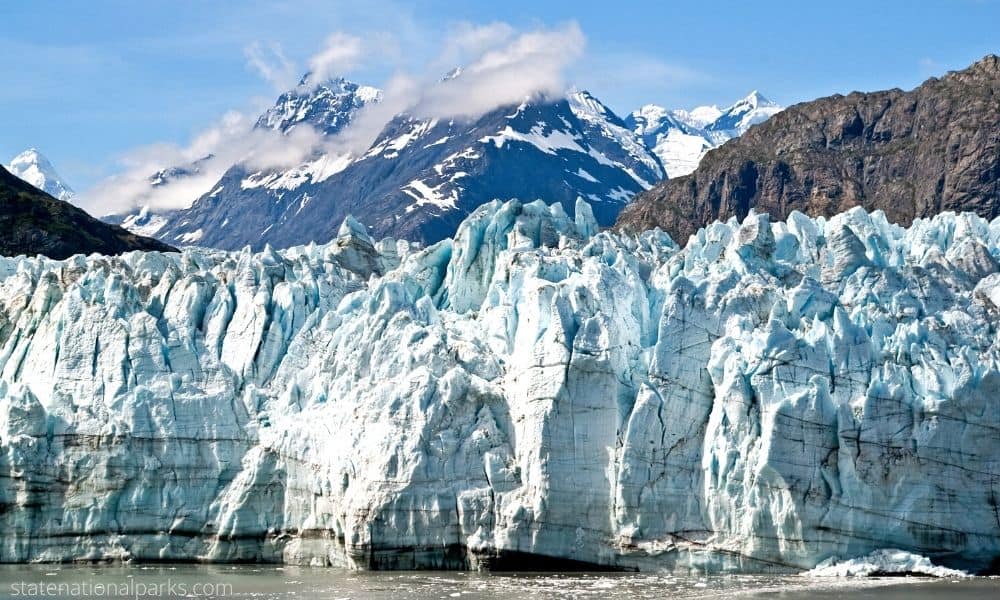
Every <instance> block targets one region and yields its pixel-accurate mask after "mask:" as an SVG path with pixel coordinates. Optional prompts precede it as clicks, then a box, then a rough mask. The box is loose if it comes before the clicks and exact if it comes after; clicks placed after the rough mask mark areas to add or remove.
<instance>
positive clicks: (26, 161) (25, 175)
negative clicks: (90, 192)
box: [8, 148, 76, 201]
mask: <svg viewBox="0 0 1000 600" xmlns="http://www.w3.org/2000/svg"><path fill="white" fill-rule="evenodd" d="M8 170H9V171H10V172H11V173H12V174H13V175H15V176H17V177H18V178H19V179H22V180H24V181H26V182H28V183H30V184H31V185H33V186H35V187H36V188H38V189H40V190H42V191H43V192H45V193H46V194H49V195H50V196H53V197H55V198H58V199H60V200H66V201H70V200H72V199H73V197H74V196H75V195H76V194H75V193H74V192H73V190H72V188H70V187H69V186H68V185H66V184H65V183H64V182H63V181H62V179H61V178H60V177H59V174H58V173H56V170H55V167H53V166H52V163H51V162H49V159H47V158H45V155H44V154H42V153H41V152H40V151H39V150H38V149H37V148H28V149H27V150H25V151H24V152H21V153H20V154H18V155H17V156H15V157H14V159H13V160H11V161H10V165H8Z"/></svg>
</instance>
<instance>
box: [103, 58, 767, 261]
mask: <svg viewBox="0 0 1000 600" xmlns="http://www.w3.org/2000/svg"><path fill="white" fill-rule="evenodd" d="M457 76H460V75H457ZM308 81H309V77H308V76H306V77H304V78H303V79H302V81H301V82H300V84H299V85H298V86H297V87H296V88H295V89H293V90H290V91H288V92H286V93H284V94H282V95H281V96H280V97H279V98H278V100H277V102H276V103H275V105H274V106H273V107H271V108H269V109H268V110H267V111H266V112H265V113H264V114H263V115H261V117H260V118H259V119H258V121H257V125H256V126H257V127H258V128H261V129H272V130H277V131H280V132H282V133H287V132H289V131H291V130H292V129H293V128H294V127H295V126H297V125H300V124H306V125H309V126H311V127H313V128H315V129H316V130H318V131H320V132H322V133H324V134H325V135H327V136H334V135H336V134H338V133H339V132H341V131H342V130H343V129H344V128H345V127H346V126H347V125H349V124H350V123H351V122H352V121H353V120H354V118H355V117H356V116H357V115H358V113H359V111H361V110H362V109H363V108H364V107H366V106H370V105H372V104H375V103H378V102H379V101H380V100H381V92H380V91H379V90H377V89H375V88H372V87H368V86H363V85H358V84H356V83H353V82H350V81H347V80H345V79H340V78H338V79H332V80H330V81H327V82H325V83H323V84H320V85H313V84H309V83H307V82H308ZM443 84H444V85H446V84H447V81H445V82H443ZM647 108H649V107H647ZM774 110H777V108H776V105H773V103H770V102H768V101H766V100H764V99H763V97H761V96H759V95H758V94H756V93H754V94H751V96H749V97H748V98H747V99H745V100H743V101H741V102H738V103H736V104H734V105H733V106H732V107H730V108H729V109H726V110H719V109H717V108H715V107H703V108H699V109H695V110H693V111H691V112H690V113H687V112H684V111H674V112H673V113H670V115H671V121H670V122H671V123H673V122H674V121H677V122H679V123H682V124H683V125H682V127H683V134H684V135H690V136H695V137H697V138H698V139H699V140H701V143H702V144H704V145H705V147H706V148H707V147H714V146H715V145H717V144H718V143H721V141H724V140H725V139H728V138H729V137H732V136H735V135H739V134H740V133H742V131H745V129H746V127H749V124H751V123H752V122H756V121H757V120H761V119H763V118H766V116H765V115H769V114H771V113H772V112H773V111H774ZM769 111H770V112H769ZM637 112H639V111H637ZM663 112H664V113H666V111H663ZM635 114H636V113H634V114H633V115H632V116H630V117H628V118H626V119H621V118H619V117H618V116H617V115H616V114H615V113H614V112H613V111H611V110H610V109H609V108H608V107H607V106H605V105H604V104H603V103H601V102H600V101H599V100H598V99H597V98H595V97H594V96H592V95H591V94H589V93H588V92H586V91H575V92H572V93H569V94H568V95H567V96H566V97H565V98H558V99H542V98H533V99H526V100H525V101H524V102H523V103H521V104H520V105H517V106H504V107H501V108H498V109H496V110H493V111H491V112H489V113H487V114H485V115H482V116H480V117H479V118H477V119H474V120H472V121H462V120H458V119H447V120H445V119H421V118H416V117H414V116H412V115H408V114H400V115H397V116H396V117H395V118H393V119H392V120H391V121H390V122H389V123H388V124H387V125H385V127H384V128H383V129H382V132H381V133H380V134H379V135H378V136H377V138H376V140H375V142H374V143H373V144H372V145H371V146H370V147H369V148H368V149H367V150H366V151H365V152H363V153H359V154H357V155H348V154H338V153H332V152H327V153H317V154H315V155H313V156H311V157H310V158H309V159H308V160H307V161H306V162H304V163H303V164H301V165H299V166H296V167H294V168H291V169H274V170H266V171H261V170H255V169H250V168H248V167H246V166H245V165H244V164H240V163H238V164H235V165H233V166H232V167H231V168H230V169H229V170H228V171H227V172H226V173H225V174H224V175H223V176H222V178H221V179H220V180H219V182H218V183H217V184H216V185H214V186H212V188H211V189H210V190H208V192H207V193H205V194H204V195H203V196H201V197H200V198H197V199H194V200H193V202H192V204H191V206H190V207H188V208H186V209H181V210H174V211H168V212H157V211H151V210H150V209H149V208H148V207H139V208H137V209H136V210H135V211H133V212H131V213H127V214H123V215H113V216H109V217H106V218H105V219H106V220H108V221H109V222H114V223H120V224H122V225H123V226H125V227H127V228H129V229H131V230H132V231H135V232H138V233H142V234H144V235H155V236H157V237H158V238H160V239H163V240H165V241H168V242H170V243H174V244H180V245H188V244H197V245H204V246H212V247H218V248H224V249H235V248H241V247H243V246H246V245H249V246H251V247H252V248H254V249H259V248H262V247H263V246H264V245H265V244H271V245H272V246H275V247H286V246H290V245H297V244H302V243H307V242H309V241H317V242H325V241H328V240H329V239H331V238H333V237H334V236H335V235H336V232H337V230H338V227H339V226H340V223H341V222H342V221H343V219H344V218H345V217H346V216H347V215H348V214H353V215H355V216H357V217H358V218H359V220H361V221H362V222H364V223H365V224H366V225H368V227H369V232H370V234H371V235H372V236H374V237H375V238H376V239H377V238H381V237H396V238H403V239H409V240H412V241H418V242H422V243H433V242H435V241H438V240H440V239H442V238H444V237H447V236H450V235H452V234H453V233H454V231H455V227H457V225H458V223H459V222H460V221H461V220H462V219H463V218H464V217H465V216H467V215H468V214H469V213H470V212H471V211H472V210H474V209H475V208H476V207H477V206H479V205H481V204H483V203H484V202H488V201H490V200H493V199H497V198H499V199H508V198H520V199H524V200H532V199H537V198H543V199H545V200H546V201H548V202H555V201H558V202H560V203H562V205H563V206H564V207H565V209H566V211H567V212H568V213H570V214H572V212H573V210H574V205H575V201H576V198H577V197H582V198H584V199H586V200H587V201H589V202H590V203H591V204H592V205H593V207H594V213H595V215H596V217H597V219H598V221H599V223H600V224H601V225H604V226H610V225H611V224H613V223H614V221H615V219H616V217H617V215H618V213H619V212H620V211H621V209H622V208H623V207H624V206H625V205H626V204H627V203H628V202H629V201H630V200H631V199H632V197H633V196H634V195H635V194H637V193H639V192H641V191H644V190H646V189H649V188H650V187H652V186H653V185H654V184H655V183H656V182H658V181H659V180H661V179H663V178H664V177H665V176H667V174H668V173H669V172H670V171H669V170H668V169H665V168H664V163H663V162H662V161H663V157H664V156H666V157H668V158H670V159H671V160H672V161H674V162H670V163H669V164H670V169H674V168H675V167H676V165H677V164H681V163H683V164H687V165H689V166H690V167H691V168H693V166H694V165H696V164H697V161H698V160H699V159H700V157H701V156H702V155H703V154H704V149H703V148H702V147H701V146H699V147H697V148H691V149H689V150H688V151H687V154H684V152H683V149H679V150H677V149H675V150H670V151H667V152H664V151H663V148H664V147H667V146H669V143H670V141H672V140H673V139H674V137H676V135H677V134H675V133H668V131H667V130H668V127H667V124H666V122H665V121H657V122H656V123H652V122H648V123H645V124H644V126H640V125H639V121H638V118H636V116H635ZM704 114H710V115H711V117H712V118H711V119H708V120H706V121H705V122H700V121H698V118H699V116H702V115H704ZM671 136H674V137H671ZM666 138H669V141H666V142H665V141H664V140H665V139H666ZM651 142H652V143H651ZM657 144H659V146H658V145H657ZM196 172H197V166H196V165H186V166H182V167H178V168H176V169H173V170H171V171H170V172H166V173H163V172H161V173H158V174H157V175H156V176H154V177H153V178H152V179H151V183H153V184H158V183H162V182H166V181H170V180H171V178H176V177H184V176H186V175H188V174H191V173H196Z"/></svg>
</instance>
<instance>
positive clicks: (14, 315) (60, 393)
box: [0, 202, 1000, 571]
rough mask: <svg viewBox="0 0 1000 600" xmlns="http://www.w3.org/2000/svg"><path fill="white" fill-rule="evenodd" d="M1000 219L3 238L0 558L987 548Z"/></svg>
mask: <svg viewBox="0 0 1000 600" xmlns="http://www.w3.org/2000/svg"><path fill="white" fill-rule="evenodd" d="M998 257H1000V220H998V221H994V222H992V223H988V222H986V221H983V220H982V219H979V218H977V217H975V216H971V215H967V214H962V215H954V214H943V215H940V216H938V217H935V218H933V219H931V220H918V221H917V222H916V223H914V225H913V226H912V227H910V228H909V229H903V228H900V227H896V226H893V225H891V224H889V223H888V222H887V221H886V219H885V218H884V216H883V215H882V214H881V213H873V214H868V213H866V212H864V211H863V210H860V209H855V210H852V211H850V212H847V213H844V214H841V215H838V216H836V217H834V218H832V219H829V220H823V219H816V220H813V219H809V218H807V217H805V216H803V215H801V214H798V213H794V214H792V215H791V216H790V217H789V219H788V220H787V222H782V223H771V222H769V220H768V219H767V218H766V217H764V216H758V215H753V214H751V215H750V216H749V217H747V218H746V219H745V220H744V221H743V222H742V223H737V222H736V221H730V222H728V223H716V224H714V225H711V226H710V227H707V228H705V229H703V230H701V231H700V232H699V233H698V234H697V235H696V236H694V237H692V238H691V240H690V241H689V242H688V243H687V245H686V247H685V248H683V249H681V248H678V246H677V245H676V244H675V243H674V242H673V241H671V240H670V238H669V237H668V236H666V235H665V234H663V233H661V232H658V231H652V232H647V233H644V234H642V235H641V236H639V237H627V236H622V235H618V234H614V233H608V232H601V233H598V231H597V226H596V223H595V221H594V219H593V218H592V213H591V212H590V210H589V207H588V206H587V205H586V204H584V203H582V202H581V203H579V205H578V206H577V210H576V217H575V218H570V217H568V216H567V215H566V214H565V213H564V212H563V210H562V209H561V208H560V206H559V205H554V206H552V207H549V206H546V205H544V204H542V203H538V202H536V203H531V204H520V203H517V202H510V203H505V204H500V203H497V202H494V203H492V204H488V205H484V206H483V207H481V208H480V209H478V210H477V211H476V212H475V213H473V214H472V215H471V216H470V217H469V218H468V219H467V220H466V221H465V222H464V223H463V224H462V225H461V227H460V229H459V231H458V234H457V236H456V237H455V239H454V240H445V241H443V242H441V243H438V244H436V245H434V246H431V247H428V248H425V249H416V248H412V247H410V246H409V245H408V244H406V243H403V242H400V243H396V242H393V241H392V240H383V241H381V242H378V243H375V242H373V240H371V239H370V238H369V237H368V235H367V234H366V232H365V229H364V227H362V226H361V225H360V224H358V223H357V222H355V221H353V220H349V221H348V222H346V223H345V225H344V226H343V227H342V228H341V232H340V236H339V237H338V238H337V239H336V240H334V241H333V242H331V243H330V244H328V245H324V246H307V247H298V248H292V249H289V250H286V251H282V252H275V251H272V250H271V249H269V248H268V249H265V251H263V252H261V253H257V254H252V253H250V252H249V251H244V252H235V253H227V252H216V251H207V250H197V249H191V250H186V251H184V252H183V253H181V254H160V253H155V252H149V253H137V252H136V253H131V254H126V255H123V256H121V257H103V256H96V255H95V256H91V257H82V256H77V257H74V258H71V259H68V260H65V261H52V260H47V259H43V258H3V259H0V560H2V561H38V560H52V561H59V560H69V559H104V558H122V559H127V558H133V559H137V560H178V559H183V560H205V561H284V562H292V563H305V564H336V565H348V566H354V567H360V568H410V567H447V568H460V567H470V566H471V567H477V566H485V567H493V568H503V567H523V566H548V567H559V568H566V567H572V566H593V565H600V566H603V567H608V568H641V569H675V570H686V569H698V570H710V571H720V570H743V571H763V570H789V569H808V568H813V567H815V566H816V565H817V564H819V563H821V562H822V561H824V560H827V559H832V558H834V557H852V556H862V555H866V554H868V553H870V552H872V551H875V550H878V549H880V548H897V549H900V550H904V551H907V552H914V553H919V554H923V555H927V556H929V557H931V558H932V559H933V560H934V561H935V562H938V563H940V564H945V565H948V566H952V567H959V568H967V569H971V570H979V571H981V570H984V569H987V568H990V564H991V563H992V564H993V568H996V565H997V557H998V556H1000V508H998V503H1000V498H998V495H1000V399H998V393H1000V347H998V342H997V339H998V338H997V323H998V314H1000V272H998V271H1000V269H998V260H997V259H998Z"/></svg>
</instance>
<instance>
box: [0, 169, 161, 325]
mask: <svg viewBox="0 0 1000 600" xmlns="http://www.w3.org/2000/svg"><path fill="white" fill-rule="evenodd" d="M130 250H159V251H170V250H173V248H171V247H170V246H168V245H167V244H164V243H161V242H158V241H156V240H153V239H150V238H144V237H141V236H138V235H136V234H134V233H131V232H129V231H127V230H125V229H122V228H121V227H116V226H114V225H108V224H107V223H102V222H101V221H99V220H97V219H95V218H93V217H91V216H90V215H88V214H87V213H85V212H84V211H82V210H80V209H79V208H77V207H75V206H73V205H72V204H70V203H68V202H65V201H63V200H58V199H56V198H53V197H52V196H50V195H48V194H46V193H45V192H42V191H41V190H39V189H38V188H36V187H35V186H33V185H31V184H29V183H28V182H26V181H24V180H22V179H20V178H19V177H15V176H14V175H12V174H11V173H9V172H7V170H6V169H4V168H3V167H0V254H2V255H6V256H16V255H19V254H24V255H28V256H34V255H36V254H43V255H45V256H48V257H50V258H56V259H61V258H66V257H68V256H71V255H73V254H91V253H93V252H97V253H100V254H119V253H122V252H128V251H130ZM2 318H3V317H2V315H0V320H2Z"/></svg>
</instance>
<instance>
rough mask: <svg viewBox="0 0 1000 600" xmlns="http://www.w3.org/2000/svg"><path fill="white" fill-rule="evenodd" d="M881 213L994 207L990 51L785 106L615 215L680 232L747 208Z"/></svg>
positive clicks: (997, 153) (998, 203)
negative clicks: (917, 77)
mask: <svg viewBox="0 0 1000 600" xmlns="http://www.w3.org/2000/svg"><path fill="white" fill-rule="evenodd" d="M854 206H863V207H864V208H866V209H868V210H875V209H880V210H883V211H885V213H886V215H887V216H888V217H889V219H890V220H891V221H893V222H896V223H900V224H903V225H906V224H909V223H911V222H912V221H913V220H914V219H916V218H920V217H929V216H932V215H935V214H938V213H940V212H942V211H949V210H950V211H957V212H960V211H972V212H975V213H977V214H979V215H981V216H983V217H985V218H993V217H995V216H997V215H998V214H1000V59H998V58H997V57H996V56H993V55H991V56H987V57H986V58H984V59H982V60H981V61H979V62H977V63H975V64H973V65H972V66H970V67H969V68H967V69H964V70H961V71H957V72H952V73H949V74H947V75H945V76H943V77H941V78H931V79H929V80H927V81H926V82H924V83H923V84H922V85H920V86H919V87H917V88H915V89H913V90H911V91H908V92H904V91H903V90H900V89H893V90H887V91H880V92H872V93H861V92H853V93H851V94H848V95H847V96H842V95H839V94H838V95H834V96H830V97H827V98H820V99H818V100H814V101H811V102H804V103H801V104H797V105H795V106H793V107H790V108H788V109H785V110H784V111H783V112H781V113H779V114H777V115H775V116H774V117H773V118H771V119H770V120H768V121H767V122H766V123H763V124H761V125H760V126H758V127H755V128H753V129H751V130H750V131H748V132H747V133H746V134H745V135H743V136H741V137H740V138H739V139H736V140H733V141H732V142H730V143H727V144H725V145H724V146H722V147H721V148H718V149H716V150H713V151H711V152H709V153H708V154H707V155H706V156H705V158H704V159H703V160H702V162H701V164H700V165H699V167H698V168H697V169H696V170H695V171H694V172H693V173H692V174H691V175H689V176H687V177H681V178H678V179H674V180H668V181H665V182H662V183H660V184H659V185H657V187H656V188H654V189H652V190H650V191H649V192H646V193H645V194H642V195H641V196H640V197H639V198H638V199H637V200H636V201H635V202H634V203H632V204H631V205H630V206H629V207H628V208H626V210H625V211H623V213H622V215H621V217H620V218H619V225H620V226H621V227H624V228H629V229H633V230H642V229H647V228H650V227H655V226H659V227H661V228H663V229H665V230H666V231H668V232H669V233H670V234H671V235H672V236H674V237H675V239H678V240H681V241H683V240H686V239H687V238H688V236H690V235H692V234H693V233H694V232H696V231H697V230H698V228H699V227H701V226H703V225H705V224H708V223H711V222H712V221H714V220H716V219H721V220H725V219H728V218H729V217H731V216H736V217H738V218H742V217H744V216H746V215H747V214H748V212H749V211H750V210H751V209H754V210H757V211H758V212H767V213H770V214H771V215H772V216H774V217H775V218H783V217H785V216H787V215H788V214H790V213H791V211H793V210H798V211H801V212H804V213H806V214H809V215H826V216H830V215H834V214H837V213H839V212H842V211H844V210H847V209H849V208H851V207H854Z"/></svg>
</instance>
